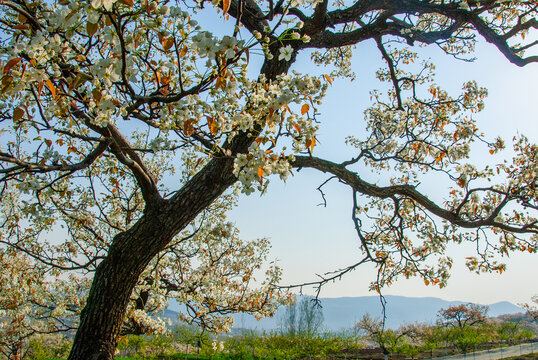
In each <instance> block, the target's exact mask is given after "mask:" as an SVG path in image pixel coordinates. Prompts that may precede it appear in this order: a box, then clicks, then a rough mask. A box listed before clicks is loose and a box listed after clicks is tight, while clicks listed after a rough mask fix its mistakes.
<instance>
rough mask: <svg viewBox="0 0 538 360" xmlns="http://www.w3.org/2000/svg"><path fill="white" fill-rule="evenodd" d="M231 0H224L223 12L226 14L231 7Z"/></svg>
mask: <svg viewBox="0 0 538 360" xmlns="http://www.w3.org/2000/svg"><path fill="white" fill-rule="evenodd" d="M230 4H231V1H230V0H222V12H223V13H224V14H226V13H227V12H228V10H229V9H230Z"/></svg>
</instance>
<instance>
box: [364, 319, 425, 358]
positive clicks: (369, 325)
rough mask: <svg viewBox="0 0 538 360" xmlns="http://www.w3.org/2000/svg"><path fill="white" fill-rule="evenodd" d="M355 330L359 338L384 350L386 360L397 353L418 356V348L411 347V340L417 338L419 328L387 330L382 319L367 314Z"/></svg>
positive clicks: (403, 327)
mask: <svg viewBox="0 0 538 360" xmlns="http://www.w3.org/2000/svg"><path fill="white" fill-rule="evenodd" d="M354 330H355V331H356V333H357V334H358V335H359V336H362V337H364V338H366V339H368V340H370V341H372V342H374V343H375V344H376V345H377V346H379V347H380V348H381V350H383V354H384V355H385V360H386V359H388V355H389V354H393V353H396V352H400V351H403V352H406V353H408V354H409V355H411V356H414V355H416V352H415V351H414V350H416V348H414V347H411V346H410V345H409V341H408V340H410V339H411V338H414V337H415V334H416V331H417V330H418V328H417V327H416V326H414V325H409V326H401V327H400V328H399V329H397V330H393V329H385V326H384V323H383V321H382V320H381V319H374V318H372V317H371V315H370V314H368V313H366V314H365V315H364V316H363V317H362V319H361V320H359V322H357V323H356V324H355V326H354Z"/></svg>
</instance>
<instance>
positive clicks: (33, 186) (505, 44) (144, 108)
mask: <svg viewBox="0 0 538 360" xmlns="http://www.w3.org/2000/svg"><path fill="white" fill-rule="evenodd" d="M0 6H1V9H2V12H1V13H0V29H1V30H0V31H1V32H2V36H1V39H2V40H1V45H0V61H1V67H2V73H1V74H0V75H1V76H2V79H1V88H0V121H1V130H0V134H1V140H0V186H1V188H0V191H1V201H0V206H1V207H2V215H1V221H0V222H1V230H0V231H1V232H0V243H1V244H2V247H1V248H0V252H1V253H0V261H1V262H2V267H3V268H6V269H10V271H12V274H13V275H11V276H7V277H5V276H2V277H0V279H1V281H2V283H1V284H0V285H1V286H2V289H4V288H6V289H9V291H2V293H1V294H0V304H1V310H0V311H1V313H0V315H1V317H2V318H9V317H11V318H16V319H18V320H17V321H15V322H12V323H10V324H11V325H14V324H17V326H18V327H17V328H16V329H11V330H10V329H5V328H4V329H3V330H2V331H6V332H7V333H9V334H10V336H19V337H21V336H24V334H25V333H31V332H46V331H56V330H67V329H69V328H77V335H76V337H75V341H74V346H73V349H72V352H71V355H70V359H112V357H113V354H114V349H115V347H116V344H117V339H118V336H119V335H120V334H121V333H127V332H130V333H141V332H146V331H151V330H152V329H153V330H155V329H159V328H161V329H162V327H163V324H161V323H159V322H158V320H157V319H156V318H155V317H152V316H151V314H153V313H154V312H155V311H158V310H160V309H163V308H164V307H166V305H167V299H168V298H170V297H173V298H176V299H177V300H178V301H179V302H180V303H182V304H185V306H186V310H185V311H184V313H183V315H182V316H183V318H184V320H185V321H194V322H198V323H200V324H202V325H203V326H205V327H207V328H211V329H215V330H216V331H221V330H226V329H227V328H229V325H230V319H229V318H227V317H226V316H222V315H226V314H229V313H231V312H235V311H244V312H251V313H254V314H256V315H257V316H265V315H269V314H271V313H272V312H273V311H274V309H275V308H276V306H277V305H278V304H279V303H283V302H286V301H287V299H288V298H287V296H288V295H287V294H286V292H285V290H283V289H282V288H279V287H278V286H276V285H277V284H278V280H279V277H280V270H279V269H278V267H277V266H276V265H274V264H272V265H270V266H269V267H268V269H267V272H266V274H265V277H264V278H263V279H261V280H258V281H257V282H255V281H254V276H255V273H256V271H257V270H259V269H261V268H262V267H263V266H264V262H265V260H266V255H267V250H268V242H267V240H264V239H261V240H255V241H243V240H240V238H239V235H238V231H237V229H235V228H234V226H233V224H230V223H229V222H227V220H226V212H227V211H228V210H229V209H230V208H231V207H233V206H234V205H235V204H236V202H237V200H238V196H239V194H240V193H245V194H250V193H253V192H265V191H266V189H267V183H268V181H269V178H270V177H271V176H272V175H278V177H279V178H280V179H282V180H285V179H286V178H287V177H288V176H290V175H291V174H293V169H300V168H310V169H314V170H317V171H320V172H323V173H327V174H329V175H330V176H331V177H334V178H336V179H338V180H339V181H340V182H342V183H343V184H345V185H346V186H348V187H349V188H350V189H352V191H353V197H352V204H353V209H352V214H353V216H352V217H353V219H352V220H353V224H352V226H354V227H355V228H356V232H357V237H358V241H359V242H360V244H361V249H362V251H363V254H364V257H363V258H362V259H358V260H357V262H356V263H355V264H351V265H350V266H349V267H348V268H346V269H342V270H341V271H339V272H337V273H335V274H333V276H330V277H325V278H322V279H321V280H320V281H319V282H318V283H317V284H318V285H323V284H324V283H326V282H328V281H331V280H333V279H334V278H337V277H340V276H342V275H344V274H345V273H346V272H348V271H350V270H352V269H354V268H356V267H357V266H359V265H361V264H363V263H366V262H371V263H374V264H375V265H376V267H377V269H378V276H377V279H374V281H373V282H372V289H376V290H378V291H379V288H380V287H382V286H385V285H389V284H390V283H391V282H392V281H394V280H395V279H396V278H398V277H401V276H404V277H411V276H420V277H422V278H423V279H424V281H425V283H426V285H428V284H434V285H440V286H444V285H445V284H446V280H447V278H448V276H449V272H450V267H451V265H452V260H451V259H450V258H448V257H446V256H445V255H444V251H445V248H446V246H447V244H449V243H456V244H460V243H463V242H467V241H469V242H473V243H476V248H477V254H476V256H474V257H470V258H468V266H469V267H470V268H471V269H472V270H476V271H492V270H493V271H500V272H502V271H503V270H504V265H503V264H501V263H497V262H496V260H495V259H496V255H498V254H508V253H510V252H512V251H529V252H535V251H536V249H537V240H538V239H537V233H538V225H537V221H536V210H537V209H538V208H537V206H538V202H537V200H538V199H537V195H536V169H537V168H538V166H537V165H538V164H537V162H538V159H537V156H536V153H537V148H536V145H535V144H532V143H531V142H530V141H529V140H528V139H527V138H526V137H524V136H520V137H519V138H517V139H516V140H515V141H514V154H515V155H514V157H513V159H511V160H510V161H505V160H506V159H505V158H504V157H503V156H502V155H500V154H501V153H502V151H501V150H502V149H503V148H504V147H505V142H504V140H503V139H501V138H496V135H497V134H483V133H482V131H481V130H479V128H478V125H477V124H476V122H475V114H476V113H477V112H479V111H480V110H481V109H482V108H483V106H484V98H485V97H486V95H487V91H486V89H483V88H481V87H480V86H479V85H478V84H477V83H476V82H474V81H472V80H469V81H468V82H466V83H465V84H463V85H462V91H461V93H460V94H449V93H448V92H447V91H445V90H444V89H443V87H442V86H441V85H440V84H437V83H436V82H435V72H434V71H435V65H434V64H433V63H432V62H431V61H429V60H425V59H422V58H421V57H420V47H421V46H426V45H432V46H437V47H439V48H440V49H442V50H443V51H444V52H445V53H446V54H447V56H452V57H455V58H459V59H464V60H471V59H472V58H473V57H474V56H475V55H479V54H475V53H474V47H475V44H476V42H477V41H480V39H484V40H485V41H487V42H489V43H491V44H493V45H494V46H495V47H496V48H497V49H498V51H499V52H500V53H502V54H503V55H504V56H505V57H506V59H507V60H508V61H510V62H511V63H513V64H514V65H516V66H525V65H528V64H530V63H533V62H538V56H535V55H533V51H535V46H536V45H537V41H535V40H533V36H535V34H536V28H537V27H538V23H537V21H536V18H535V17H536V13H537V5H536V3H535V1H523V0H517V1H498V0H484V1H463V0H447V1H445V0H399V1H383V0H356V1H336V2H334V3H331V2H329V1H327V0H278V1H276V2H275V1H273V0H268V1H261V0H258V1H255V0H222V1H218V0H216V1H213V2H207V1H204V0H200V1H167V0H162V1H154V0H143V1H138V0H136V1H135V0H93V1H81V0H58V1H41V0H35V1H32V2H30V1H27V0H6V1H3V2H2V3H1V4H0ZM201 17H206V18H207V17H215V18H224V19H225V20H226V23H227V24H228V28H227V30H226V33H223V34H214V33H211V32H210V31H208V30H207V29H204V28H203V27H202V26H201V25H199V24H198V22H197V20H196V19H200V18H201ZM366 41H368V42H372V43H374V44H375V45H376V48H377V50H378V51H379V54H380V56H381V57H382V58H383V59H384V61H385V63H386V66H385V67H384V68H381V69H380V70H379V71H378V72H377V73H376V75H377V78H378V79H379V81H380V82H381V83H385V85H388V90H387V91H382V90H375V89H372V93H371V100H370V101H371V106H370V107H369V108H368V109H367V110H366V111H365V113H364V124H365V128H364V132H361V133H360V134H349V137H348V138H347V143H348V145H349V146H350V147H351V148H352V149H354V151H355V156H354V157H353V158H350V159H349V160H348V161H345V162H342V163H335V162H333V161H331V159H323V158H319V157H317V156H316V144H317V143H318V141H319V140H320V139H318V134H317V130H318V127H319V126H318V124H319V122H321V121H324V122H325V121H330V116H331V114H320V113H318V108H319V105H320V104H321V102H322V100H323V98H324V96H325V93H326V90H327V88H328V87H329V86H333V81H334V80H335V78H337V77H339V78H349V79H350V80H352V79H353V76H354V73H353V69H352V67H351V58H352V56H354V46H355V45H357V44H359V43H361V42H366ZM415 49H416V50H415ZM300 53H309V54H310V55H311V60H312V62H313V63H315V64H318V65H320V66H322V67H324V68H326V69H327V72H326V73H325V74H323V75H322V76H313V75H308V74H302V73H301V72H300V71H299V70H300V68H297V69H295V70H293V71H292V70H291V69H293V68H292V65H293V64H294V63H295V62H296V60H297V55H298V54H300ZM526 53H528V54H530V55H526ZM253 58H257V59H262V60H263V64H262V65H261V66H260V67H259V68H258V69H254V68H252V67H250V68H249V63H251V62H252V61H253V60H252V59H253ZM385 85H383V86H384V87H380V89H382V88H387V86H385ZM357 86H360V85H357ZM365 101H368V99H365ZM475 141H481V142H483V143H484V144H486V145H487V146H488V148H487V150H488V151H489V153H491V155H492V156H495V157H496V158H498V159H499V161H498V165H497V166H485V167H483V168H479V167H477V166H475V165H473V164H472V162H471V161H470V160H469V158H470V156H471V155H472V154H471V152H470V149H471V146H470V145H471V143H473V142H475ZM371 171H374V172H378V173H380V174H382V175H383V179H384V180H383V181H382V183H379V184H373V183H370V182H368V181H366V180H365V179H364V176H363V175H364V174H367V173H370V172H371ZM429 172H435V173H436V174H439V176H442V177H444V178H446V180H447V181H449V182H450V183H451V184H452V185H451V186H449V187H448V188H447V189H446V193H445V194H444V195H443V196H442V197H443V199H444V201H443V202H439V203H438V202H435V201H433V200H432V199H431V197H429V196H428V194H426V193H423V192H422V191H421V188H420V186H419V183H420V181H421V178H422V177H423V176H424V174H426V173H429ZM273 177H274V176H273ZM441 191H442V190H441ZM267 196H270V195H269V194H268V195H267ZM66 273H68V274H70V275H65V274H66ZM258 277H259V275H258ZM20 279H24V280H23V285H24V283H26V284H29V286H28V287H27V286H20V287H17V286H15V285H16V284H17V282H18V281H20ZM34 284H35V285H34ZM90 284H91V285H90ZM253 284H254V285H255V286H252V285H253ZM75 285H76V286H77V287H75ZM63 293H67V294H69V296H59V294H63ZM51 297H56V298H57V299H55V301H56V300H59V302H58V303H57V304H56V303H55V302H54V301H53V300H51ZM62 299H63V301H62ZM40 311H45V312H46V313H47V314H49V315H50V316H49V315H48V316H46V321H43V320H42V319H43V317H42V316H39V315H35V314H39V312H40ZM5 315H7V317H6V316H5ZM68 315H73V316H74V318H75V319H79V320H78V321H64V320H65V319H66V318H67V317H68ZM32 317H33V318H32ZM37 319H40V321H37ZM26 320H28V322H25V321H26ZM36 321H37V323H36ZM11 325H10V326H11ZM19 325H20V326H19ZM14 341H15V340H14Z"/></svg>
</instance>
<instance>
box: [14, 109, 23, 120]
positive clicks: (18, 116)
mask: <svg viewBox="0 0 538 360" xmlns="http://www.w3.org/2000/svg"><path fill="white" fill-rule="evenodd" d="M23 116H24V109H23V108H21V107H20V106H19V107H18V108H15V110H13V122H19V121H20V120H21V119H22V117H23Z"/></svg>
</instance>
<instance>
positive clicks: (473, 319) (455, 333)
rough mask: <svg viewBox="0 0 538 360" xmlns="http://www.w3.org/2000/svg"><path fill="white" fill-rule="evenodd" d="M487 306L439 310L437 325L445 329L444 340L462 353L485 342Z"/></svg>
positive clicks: (468, 305) (474, 305) (487, 331)
mask: <svg viewBox="0 0 538 360" xmlns="http://www.w3.org/2000/svg"><path fill="white" fill-rule="evenodd" d="M487 312H488V306H485V305H479V304H471V303H468V304H461V305H453V306H449V307H448V308H446V309H441V310H439V312H438V314H437V318H438V320H437V321H438V323H439V324H440V325H441V326H444V327H445V331H444V337H445V339H446V340H447V341H448V342H449V343H451V344H453V345H454V346H456V347H457V348H458V349H460V350H461V351H463V352H467V350H469V349H472V348H474V347H475V346H476V345H478V344H482V343H484V342H486V341H487V337H488V333H490V327H489V326H488V324H487V323H486V320H487Z"/></svg>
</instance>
